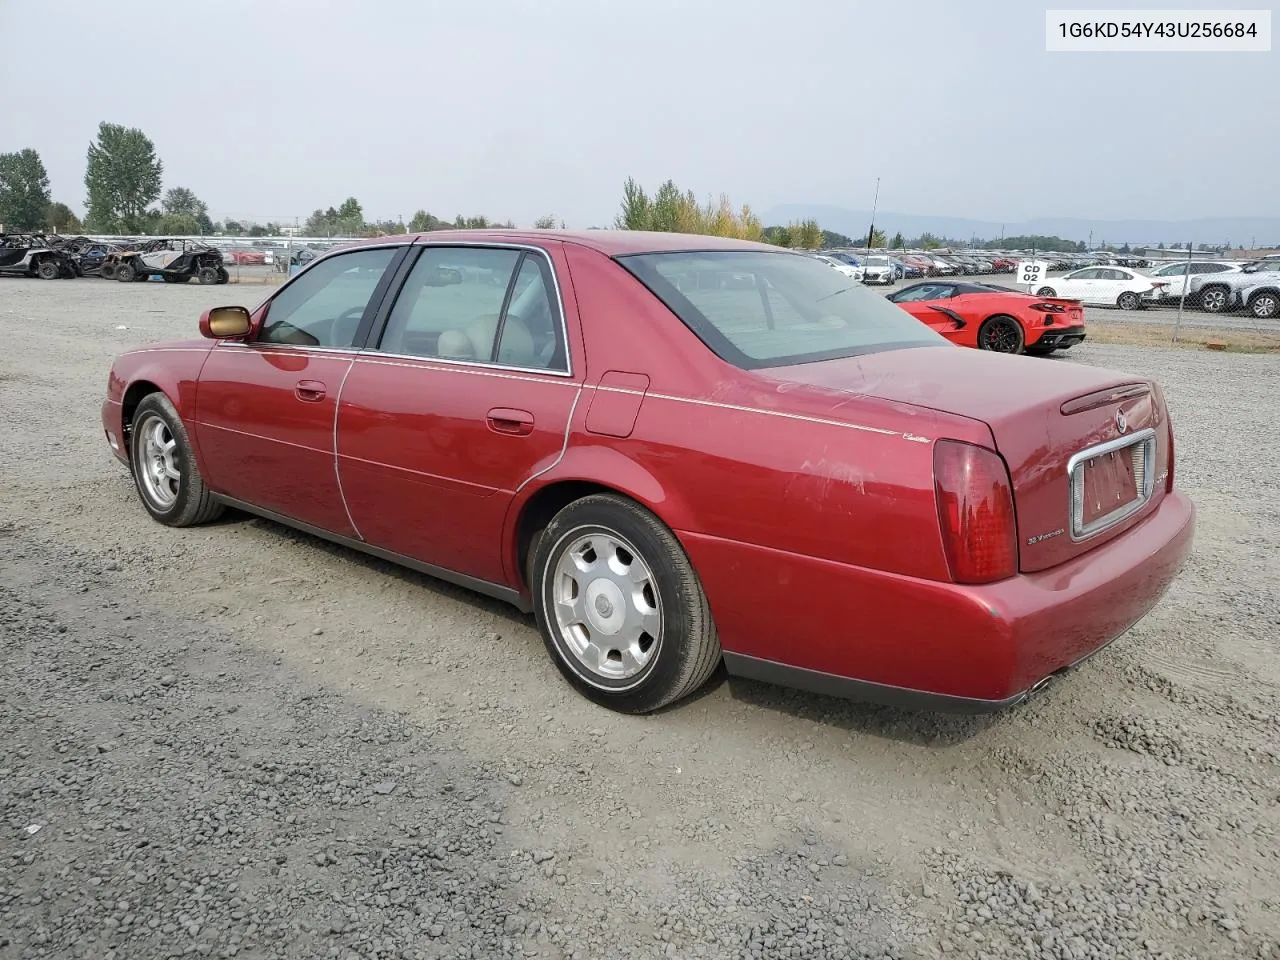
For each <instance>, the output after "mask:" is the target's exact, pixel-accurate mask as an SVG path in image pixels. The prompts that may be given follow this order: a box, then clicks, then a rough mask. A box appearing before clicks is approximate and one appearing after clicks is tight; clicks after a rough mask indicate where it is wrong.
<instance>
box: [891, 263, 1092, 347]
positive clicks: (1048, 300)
mask: <svg viewBox="0 0 1280 960" xmlns="http://www.w3.org/2000/svg"><path fill="white" fill-rule="evenodd" d="M888 299H889V300H890V301H891V302H893V303H896V304H897V305H898V306H900V307H902V309H903V310H905V311H907V313H909V314H911V315H912V316H913V317H915V318H916V319H917V320H919V321H921V322H922V323H925V324H927V325H928V326H930V327H932V328H933V329H934V330H937V331H938V332H939V333H940V334H942V335H943V336H944V337H946V338H947V339H948V340H950V341H951V342H952V343H958V344H959V345H960V346H962V347H977V348H978V349H979V350H992V351H994V352H996V353H1030V354H1035V355H1037V356H1046V355H1048V354H1050V353H1053V351H1055V350H1065V349H1066V348H1068V347H1070V346H1073V345H1075V344H1077V343H1079V342H1080V341H1081V340H1083V339H1084V337H1085V332H1084V308H1083V307H1081V306H1080V302H1079V301H1078V300H1063V299H1060V298H1057V297H1033V296H1031V295H1030V294H1025V293H1019V292H1017V291H1016V290H1007V289H1005V288H1003V287H995V286H992V285H990V284H986V283H972V282H963V281H950V280H927V281H924V282H922V283H913V284H911V286H909V287H903V288H902V289H901V290H895V291H894V292H893V293H891V294H889V296H888Z"/></svg>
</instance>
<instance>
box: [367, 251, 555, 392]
mask: <svg viewBox="0 0 1280 960" xmlns="http://www.w3.org/2000/svg"><path fill="white" fill-rule="evenodd" d="M554 290H555V284H554V280H553V279H552V275H551V266H550V264H549V263H548V261H547V258H546V257H544V256H542V255H541V254H538V253H536V252H533V251H525V250H517V249H509V248H499V247H444V246H429V247H427V248H426V249H425V250H424V251H423V252H422V255H421V256H420V257H419V258H418V262H417V263H416V264H414V266H413V269H412V270H411V271H410V272H409V276H408V279H406V280H405V284H404V288H403V289H402V290H401V291H400V294H399V296H398V297H397V298H396V302H395V306H393V307H392V309H391V314H390V316H389V317H388V318H387V328H386V331H385V332H384V333H383V335H382V340H381V342H380V343H379V344H378V349H379V350H382V351H384V352H387V353H397V354H402V355H405V356H411V357H427V358H440V359H446V360H472V361H476V362H482V363H498V364H502V365H503V366H513V367H532V368H535V369H544V370H556V371H564V370H566V369H567V358H566V353H565V346H564V337H563V329H562V325H561V322H560V311H559V308H558V305H557V302H556V298H555V296H554Z"/></svg>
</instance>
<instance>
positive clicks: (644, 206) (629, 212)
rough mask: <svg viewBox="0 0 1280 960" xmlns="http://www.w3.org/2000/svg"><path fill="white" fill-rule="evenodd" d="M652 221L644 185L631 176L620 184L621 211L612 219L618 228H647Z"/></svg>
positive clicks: (650, 205)
mask: <svg viewBox="0 0 1280 960" xmlns="http://www.w3.org/2000/svg"><path fill="white" fill-rule="evenodd" d="M652 222H653V216H652V204H651V203H650V202H649V196H648V194H646V193H645V192H644V187H642V186H640V184H638V183H636V182H635V180H634V179H633V178H631V177H627V182H626V183H624V184H623V185H622V213H621V214H619V216H618V219H617V220H616V221H614V226H616V227H618V229H620V230H648V229H649V224H650V223H652Z"/></svg>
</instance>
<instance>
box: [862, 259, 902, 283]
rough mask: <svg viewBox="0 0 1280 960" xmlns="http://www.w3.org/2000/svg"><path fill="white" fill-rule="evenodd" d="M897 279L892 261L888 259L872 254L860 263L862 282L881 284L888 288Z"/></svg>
mask: <svg viewBox="0 0 1280 960" xmlns="http://www.w3.org/2000/svg"><path fill="white" fill-rule="evenodd" d="M896 279H897V272H896V271H895V270H894V266H893V261H892V260H890V259H889V258H888V257H885V256H879V255H877V254H872V255H870V256H868V257H867V258H865V259H864V260H863V261H862V282H863V283H867V284H871V283H883V284H884V285H885V286H889V285H891V284H892V283H893V281H894V280H896Z"/></svg>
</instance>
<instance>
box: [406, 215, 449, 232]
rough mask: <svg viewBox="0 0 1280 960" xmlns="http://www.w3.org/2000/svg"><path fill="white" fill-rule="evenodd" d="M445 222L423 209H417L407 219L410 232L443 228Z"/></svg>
mask: <svg viewBox="0 0 1280 960" xmlns="http://www.w3.org/2000/svg"><path fill="white" fill-rule="evenodd" d="M446 226H448V224H446V223H445V222H444V221H443V220H441V219H440V218H439V217H434V216H432V215H431V214H429V213H427V211H425V210H419V211H418V212H417V213H415V214H414V215H413V219H412V220H410V221H409V232H410V233H426V232H428V231H429V230H443V229H444V228H445V227H446Z"/></svg>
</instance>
